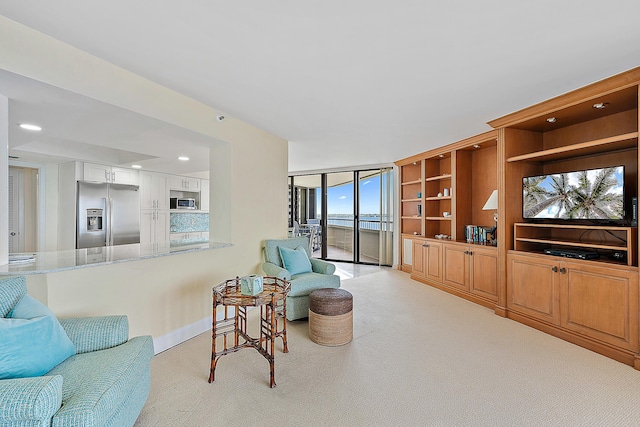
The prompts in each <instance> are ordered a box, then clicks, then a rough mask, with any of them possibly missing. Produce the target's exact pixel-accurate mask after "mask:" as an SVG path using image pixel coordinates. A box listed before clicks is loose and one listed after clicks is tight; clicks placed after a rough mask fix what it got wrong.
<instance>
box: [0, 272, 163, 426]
mask: <svg viewBox="0 0 640 427" xmlns="http://www.w3.org/2000/svg"><path fill="white" fill-rule="evenodd" d="M26 294H27V288H26V284H25V279H24V277H11V278H8V279H2V280H0V318H3V320H4V321H5V323H9V322H6V321H7V320H10V319H7V318H8V317H10V316H11V311H12V309H13V308H14V306H16V305H17V304H18V302H19V301H20V300H21V299H22V297H23V296H24V295H26ZM38 304H39V303H38ZM47 310H48V309H47ZM54 318H55V317H54ZM59 324H60V325H61V326H62V329H63V330H64V332H66V335H67V336H68V339H70V340H71V342H72V343H73V346H75V354H74V355H72V356H70V357H68V358H66V359H65V360H64V361H62V362H61V363H60V364H58V365H57V366H55V367H54V368H53V369H51V370H50V371H48V372H46V373H45V374H44V375H42V376H34V377H27V378H10V379H2V380H0V426H21V427H22V426H74V427H75V426H83V427H84V426H111V427H123V426H133V424H134V423H135V421H136V419H137V417H138V415H139V414H140V411H141V410H142V407H143V406H144V403H145V401H146V399H147V396H148V394H149V387H150V362H151V358H152V357H153V353H154V352H153V341H152V339H151V337H150V336H140V337H135V338H131V339H129V323H128V319H127V317H126V316H104V317H91V318H76V319H59ZM58 328H59V326H58ZM65 339H66V337H65ZM4 351H5V352H6V351H7V349H6V348H5V349H4ZM72 351H73V350H72ZM0 374H2V372H0Z"/></svg>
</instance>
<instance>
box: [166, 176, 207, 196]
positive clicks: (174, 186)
mask: <svg viewBox="0 0 640 427" xmlns="http://www.w3.org/2000/svg"><path fill="white" fill-rule="evenodd" d="M169 188H170V189H171V190H177V191H191V192H199V191H200V179H198V178H190V177H187V176H178V175H170V177H169Z"/></svg>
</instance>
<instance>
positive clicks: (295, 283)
mask: <svg viewBox="0 0 640 427" xmlns="http://www.w3.org/2000/svg"><path fill="white" fill-rule="evenodd" d="M339 287H340V276H336V275H335V274H320V273H302V274H297V275H295V276H291V290H290V291H289V295H288V296H290V297H298V296H304V295H309V294H310V293H311V292H312V291H315V290H316V289H321V288H339Z"/></svg>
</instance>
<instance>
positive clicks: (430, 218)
mask: <svg viewBox="0 0 640 427" xmlns="http://www.w3.org/2000/svg"><path fill="white" fill-rule="evenodd" d="M427 219H428V220H429V221H451V217H450V216H448V217H444V216H428V217H427Z"/></svg>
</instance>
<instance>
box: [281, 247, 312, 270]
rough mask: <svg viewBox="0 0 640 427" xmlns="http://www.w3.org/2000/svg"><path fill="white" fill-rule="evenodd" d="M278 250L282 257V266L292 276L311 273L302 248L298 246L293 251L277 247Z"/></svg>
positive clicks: (307, 258)
mask: <svg viewBox="0 0 640 427" xmlns="http://www.w3.org/2000/svg"><path fill="white" fill-rule="evenodd" d="M278 250H279V251H280V256H281V257H282V265H283V266H284V268H286V269H287V270H288V271H289V273H291V275H292V276H294V275H296V274H301V273H309V272H311V263H310V262H309V257H308V256H307V253H306V252H305V250H304V248H303V247H302V246H298V247H297V248H295V249H289V248H285V247H282V246H279V247H278Z"/></svg>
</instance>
